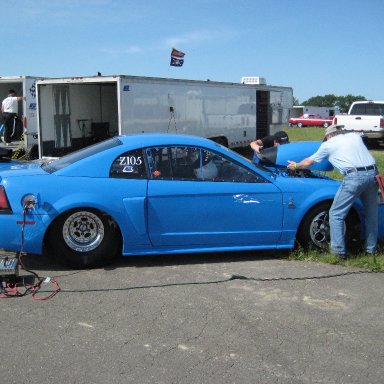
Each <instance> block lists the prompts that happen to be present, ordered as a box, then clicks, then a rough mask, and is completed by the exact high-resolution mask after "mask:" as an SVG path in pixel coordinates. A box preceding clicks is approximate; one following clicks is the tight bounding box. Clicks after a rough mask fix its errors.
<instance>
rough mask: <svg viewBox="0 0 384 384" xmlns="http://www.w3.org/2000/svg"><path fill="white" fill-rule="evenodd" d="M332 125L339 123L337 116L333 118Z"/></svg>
mask: <svg viewBox="0 0 384 384" xmlns="http://www.w3.org/2000/svg"><path fill="white" fill-rule="evenodd" d="M332 125H337V117H334V118H333V120H332Z"/></svg>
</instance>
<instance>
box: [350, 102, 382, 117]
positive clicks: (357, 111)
mask: <svg viewBox="0 0 384 384" xmlns="http://www.w3.org/2000/svg"><path fill="white" fill-rule="evenodd" d="M350 115H374V116H381V115H384V104H377V103H364V104H355V105H354V106H353V107H352V110H351V112H350Z"/></svg>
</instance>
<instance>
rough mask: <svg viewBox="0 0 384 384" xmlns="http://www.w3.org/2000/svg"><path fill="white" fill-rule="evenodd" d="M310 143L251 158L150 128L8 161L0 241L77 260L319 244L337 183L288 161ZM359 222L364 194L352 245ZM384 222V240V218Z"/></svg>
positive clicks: (88, 262)
mask: <svg viewBox="0 0 384 384" xmlns="http://www.w3.org/2000/svg"><path fill="white" fill-rule="evenodd" d="M313 145H314V143H312V144H311V143H308V145H306V144H305V143H304V144H303V143H297V145H296V144H295V143H292V144H289V145H284V146H280V147H278V151H275V152H274V153H272V152H271V153H272V156H270V157H269V158H268V159H267V158H265V159H262V161H261V162H260V163H258V164H253V163H252V162H251V161H249V160H247V159H246V158H244V157H242V156H241V155H239V154H237V153H235V152H233V151H231V150H229V149H228V148H225V147H223V146H221V145H219V144H217V143H215V142H213V141H210V140H208V139H203V138H199V137H193V136H184V135H170V134H153V135H135V136H118V137H114V138H111V139H109V140H106V141H103V142H101V143H98V144H95V145H93V146H91V147H87V148H85V149H82V150H80V151H77V152H74V153H72V154H69V155H67V156H64V157H62V158H60V159H57V160H53V161H39V162H20V161H12V160H7V159H2V161H1V162H0V227H1V231H0V248H2V249H5V250H10V251H20V250H23V251H24V252H27V253H37V254H40V253H42V252H43V250H44V249H48V250H50V252H52V254H55V255H58V256H59V257H60V258H61V260H63V261H66V262H69V263H70V264H71V265H72V266H76V267H93V266H97V265H101V264H103V263H106V262H108V261H110V260H112V259H113V258H115V257H117V256H118V255H121V254H123V255H124V256H129V255H149V254H166V253H189V252H211V251H215V252H217V251H234V250H253V249H288V248H293V247H295V245H296V244H297V243H300V244H302V245H303V246H313V247H317V248H324V247H326V246H327V245H328V243H329V228H328V209H329V207H330V204H331V203H332V200H333V197H334V195H335V192H336V190H337V188H338V186H339V182H338V181H335V180H332V179H329V178H327V177H326V176H324V175H322V174H321V173H320V172H318V171H316V170H307V171H302V172H300V173H298V172H294V173H291V172H288V171H287V169H286V167H285V165H286V159H287V158H290V159H291V160H296V158H298V159H301V158H303V157H305V156H306V155H308V154H309V153H312V152H313V150H314V147H313ZM315 145H317V146H318V145H319V143H315ZM298 148H299V150H298ZM306 148H307V149H306ZM305 149H306V150H307V152H309V153H305ZM284 153H285V155H284ZM295 156H296V158H295ZM277 159H279V160H277ZM276 163H279V164H284V167H283V166H279V165H278V164H276ZM265 164H266V165H265ZM328 165H329V164H328ZM328 165H326V167H327V166H328ZM383 210H384V207H383V206H380V215H381V216H383ZM362 220H363V211H362V205H361V202H359V201H358V202H357V203H356V206H355V207H354V208H353V210H351V212H350V214H349V216H348V218H347V220H346V236H347V238H348V240H349V241H356V239H358V240H359V239H360V238H362V237H363V236H364V235H363V234H361V233H360V229H359V228H360V226H359V224H360V222H362ZM379 230H380V236H384V225H383V220H382V219H381V220H380V229H379Z"/></svg>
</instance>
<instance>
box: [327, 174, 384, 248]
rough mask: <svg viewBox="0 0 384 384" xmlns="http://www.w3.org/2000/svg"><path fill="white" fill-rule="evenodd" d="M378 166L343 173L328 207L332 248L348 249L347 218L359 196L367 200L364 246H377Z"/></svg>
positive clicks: (365, 203) (362, 199)
mask: <svg viewBox="0 0 384 384" xmlns="http://www.w3.org/2000/svg"><path fill="white" fill-rule="evenodd" d="M376 174H377V171H376V170H374V169H373V170H370V171H357V172H352V173H349V174H348V175H345V176H344V180H343V181H342V184H341V186H340V188H339V190H338V191H337V193H336V195H335V198H334V200H333V204H332V206H331V209H330V211H329V213H330V218H329V222H330V226H331V252H332V253H337V254H343V253H344V254H345V253H346V251H347V250H346V245H345V238H344V233H345V229H344V225H345V224H344V220H345V218H346V217H347V214H348V212H349V210H350V209H351V207H352V205H353V202H354V201H355V199H356V198H357V197H360V199H361V201H362V202H363V204H364V218H365V250H366V252H374V251H375V250H376V246H377V232H378V206H377V184H376V179H375V175H376Z"/></svg>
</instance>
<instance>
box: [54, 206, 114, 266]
mask: <svg viewBox="0 0 384 384" xmlns="http://www.w3.org/2000/svg"><path fill="white" fill-rule="evenodd" d="M48 242H49V247H50V251H51V252H53V253H54V254H55V255H56V256H58V257H59V259H60V260H61V261H62V260H64V261H65V262H66V263H67V264H69V265H71V266H72V267H75V268H92V267H99V266H102V265H105V264H107V263H109V262H111V261H112V260H114V259H115V258H116V257H117V256H118V255H119V253H120V252H121V238H120V236H119V233H118V230H117V226H116V223H115V222H114V221H113V220H112V218H111V217H109V216H108V215H106V214H103V213H102V212H99V211H97V210H95V209H90V208H84V209H73V210H70V211H68V212H66V213H64V214H63V215H61V216H59V217H58V219H57V220H56V221H55V222H54V223H53V224H52V228H51V230H50V234H49V239H48Z"/></svg>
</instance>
